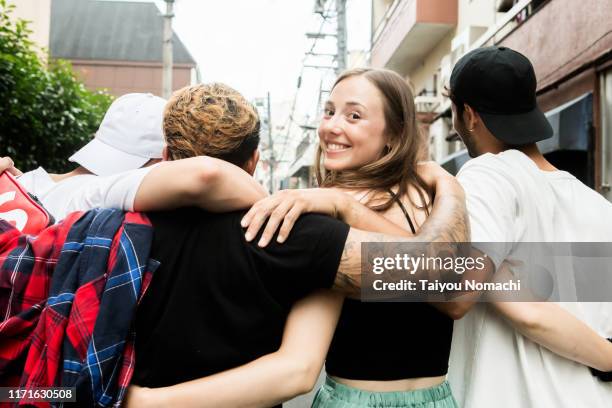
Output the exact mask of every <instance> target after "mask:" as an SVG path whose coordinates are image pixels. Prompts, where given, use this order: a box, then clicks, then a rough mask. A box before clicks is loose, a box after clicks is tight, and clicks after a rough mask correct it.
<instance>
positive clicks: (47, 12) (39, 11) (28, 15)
mask: <svg viewBox="0 0 612 408" xmlns="http://www.w3.org/2000/svg"><path fill="white" fill-rule="evenodd" d="M8 4H12V5H14V6H15V10H14V12H13V13H11V17H12V18H15V19H23V20H26V21H29V22H30V23H29V29H30V30H31V31H32V34H31V35H30V39H31V40H32V41H33V42H34V43H36V45H38V46H39V47H40V48H41V49H42V50H45V49H48V48H49V32H50V26H51V0H9V1H8Z"/></svg>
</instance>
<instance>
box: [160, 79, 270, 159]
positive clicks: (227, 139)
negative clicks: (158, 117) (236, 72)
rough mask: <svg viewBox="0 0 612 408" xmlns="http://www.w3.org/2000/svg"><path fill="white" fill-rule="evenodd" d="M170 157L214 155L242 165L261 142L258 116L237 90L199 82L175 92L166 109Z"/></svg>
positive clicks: (221, 85)
mask: <svg viewBox="0 0 612 408" xmlns="http://www.w3.org/2000/svg"><path fill="white" fill-rule="evenodd" d="M163 126H164V136H165V138H166V144H167V146H168V159H169V160H178V159H184V158H188V157H193V156H202V155H205V156H212V157H216V158H219V159H223V160H226V161H228V162H230V163H233V164H235V165H237V166H240V167H242V166H243V165H244V164H245V163H246V162H247V161H248V160H249V158H250V157H251V156H252V154H253V152H254V151H255V149H257V146H258V144H259V128H260V122H259V115H258V114H257V110H256V109H255V108H254V107H253V105H251V103H249V102H248V101H247V100H246V99H245V98H244V97H243V96H242V95H241V94H240V93H239V92H238V91H236V90H234V89H233V88H231V87H229V86H227V85H225V84H221V83H211V84H198V85H193V86H188V87H185V88H183V89H180V90H178V91H176V92H175V93H174V94H173V95H172V96H171V97H170V100H169V101H168V103H167V104H166V107H165V110H164V122H163Z"/></svg>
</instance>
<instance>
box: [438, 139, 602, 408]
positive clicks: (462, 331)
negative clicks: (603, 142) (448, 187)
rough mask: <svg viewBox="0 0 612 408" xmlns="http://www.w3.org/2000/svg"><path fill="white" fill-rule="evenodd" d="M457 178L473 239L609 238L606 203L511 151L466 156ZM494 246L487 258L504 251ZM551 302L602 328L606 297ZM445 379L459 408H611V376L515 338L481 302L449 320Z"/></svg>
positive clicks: (507, 253) (570, 178)
mask: <svg viewBox="0 0 612 408" xmlns="http://www.w3.org/2000/svg"><path fill="white" fill-rule="evenodd" d="M457 178H458V180H459V182H460V183H461V185H462V186H463V188H464V189H465V193H466V200H467V208H468V212H469V214H470V223H471V230H472V241H474V242H521V241H522V242H581V241H582V242H596V241H600V242H610V241H612V203H610V202H608V201H606V200H605V199H604V198H603V197H602V196H601V195H599V194H598V193H596V192H595V191H593V190H591V189H590V188H588V187H587V186H585V185H584V184H582V183H581V182H580V181H578V180H577V179H576V178H575V177H574V176H572V175H571V174H569V173H567V172H564V171H553V172H546V171H542V170H540V169H539V168H538V167H537V166H536V164H535V163H534V162H533V161H532V160H531V159H529V158H528V157H527V156H526V155H524V154H523V153H521V152H519V151H517V150H508V151H505V152H502V153H500V154H496V155H494V154H485V155H482V156H480V157H478V158H475V159H472V160H470V161H469V162H467V163H466V164H465V166H464V167H463V168H462V169H461V171H460V172H459V174H458V175H457ZM500 251H501V252H502V253H499V254H494V255H493V259H494V261H495V263H496V264H498V263H499V262H500V261H503V259H505V258H506V257H511V255H512V251H513V249H512V246H507V247H506V248H504V249H503V250H500ZM496 258H497V259H496ZM559 305H560V306H561V307H564V308H565V309H567V310H569V311H570V312H571V313H573V314H574V315H575V316H577V317H578V318H580V319H581V320H583V321H584V322H586V323H587V324H589V325H590V326H591V327H592V328H593V329H594V330H595V331H596V332H598V333H599V334H601V335H603V336H606V337H610V336H612V303H559ZM448 379H449V382H450V384H451V386H452V389H453V393H454V395H455V397H456V398H457V401H458V402H459V405H460V406H462V407H466V408H481V407H482V408H485V407H486V408H489V407H492V406H495V407H508V408H517V407H535V408H549V407H550V408H553V407H554V408H558V407H572V408H578V407H584V408H596V407H612V383H603V382H601V381H599V380H598V379H597V378H595V377H593V376H592V375H591V373H590V372H589V370H588V368H587V367H585V366H583V365H581V364H578V363H575V362H573V361H570V360H567V359H565V358H563V357H560V356H558V355H556V354H554V353H552V352H550V351H548V350H547V349H545V348H544V347H541V346H539V345H538V344H536V343H534V342H532V341H530V340H528V339H527V338H525V337H523V336H522V335H521V334H519V333H517V332H516V331H515V330H514V329H513V328H512V327H511V326H510V325H509V324H508V323H507V322H506V321H504V320H503V318H502V317H501V316H500V315H499V314H498V313H497V312H496V311H495V310H494V309H493V308H492V307H491V306H490V305H488V304H485V303H481V304H477V305H476V306H475V307H474V308H473V309H472V310H471V311H470V312H469V313H468V314H467V315H466V316H465V317H464V318H463V319H461V320H458V321H457V322H455V327H454V333H453V342H452V348H451V357H450V362H449V374H448Z"/></svg>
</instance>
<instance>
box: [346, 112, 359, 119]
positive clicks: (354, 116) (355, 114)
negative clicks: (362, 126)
mask: <svg viewBox="0 0 612 408" xmlns="http://www.w3.org/2000/svg"><path fill="white" fill-rule="evenodd" d="M349 118H351V119H353V120H357V119H361V115H359V114H358V113H357V112H351V113H350V114H349Z"/></svg>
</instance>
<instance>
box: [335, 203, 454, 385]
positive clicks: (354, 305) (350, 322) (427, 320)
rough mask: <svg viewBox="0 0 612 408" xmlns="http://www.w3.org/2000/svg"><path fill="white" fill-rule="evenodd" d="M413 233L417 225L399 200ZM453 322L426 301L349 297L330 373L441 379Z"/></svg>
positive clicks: (388, 378)
mask: <svg viewBox="0 0 612 408" xmlns="http://www.w3.org/2000/svg"><path fill="white" fill-rule="evenodd" d="M390 194H391V195H392V197H393V199H394V200H395V201H396V202H397V203H398V205H399V206H400V208H401V209H402V211H403V213H404V215H405V216H406V219H407V220H408V223H409V225H410V228H411V230H412V232H415V229H414V225H413V224H412V221H411V220H410V217H409V215H408V212H407V211H406V209H405V208H404V206H403V205H402V203H401V201H400V200H399V199H398V198H397V196H396V195H395V194H394V193H393V192H391V191H390ZM452 335H453V320H452V319H451V318H449V317H448V316H446V315H445V314H443V313H442V312H440V311H438V310H437V309H435V308H434V307H432V306H430V305H429V304H427V303H392V302H386V303H362V302H360V301H358V300H353V299H347V300H345V302H344V306H343V308H342V314H341V315H340V320H339V322H338V326H337V328H336V332H335V334H334V338H333V340H332V343H331V345H330V348H329V352H328V354H327V361H326V363H325V369H326V371H327V374H329V375H332V376H336V377H342V378H347V379H353V380H370V381H392V380H400V379H404V378H419V377H437V376H441V375H445V374H446V372H447V371H448V358H449V354H450V346H451V339H452Z"/></svg>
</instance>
